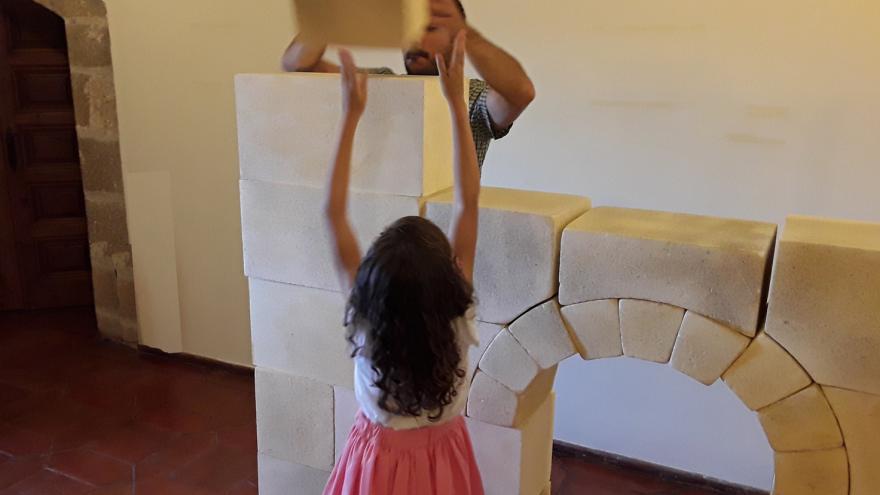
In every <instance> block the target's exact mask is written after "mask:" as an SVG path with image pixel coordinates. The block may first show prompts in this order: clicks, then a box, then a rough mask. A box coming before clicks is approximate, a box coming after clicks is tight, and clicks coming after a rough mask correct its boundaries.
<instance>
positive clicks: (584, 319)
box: [562, 299, 623, 360]
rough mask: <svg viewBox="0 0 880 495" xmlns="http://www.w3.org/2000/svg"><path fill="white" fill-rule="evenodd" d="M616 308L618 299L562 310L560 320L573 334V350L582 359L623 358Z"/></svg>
mask: <svg viewBox="0 0 880 495" xmlns="http://www.w3.org/2000/svg"><path fill="white" fill-rule="evenodd" d="M618 306H619V301H618V300H617V299H602V300H599V301H590V302H585V303H580V304H574V305H572V306H566V307H564V308H562V319H563V320H565V323H566V324H567V325H568V327H569V328H570V329H571V331H572V333H573V334H574V338H575V342H574V344H575V348H576V349H577V351H578V353H579V354H580V355H581V357H582V358H583V359H587V360H590V359H603V358H613V357H619V356H622V355H623V346H622V344H621V341H620V310H619V309H618Z"/></svg>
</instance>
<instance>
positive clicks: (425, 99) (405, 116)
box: [236, 0, 452, 206]
mask: <svg viewBox="0 0 880 495" xmlns="http://www.w3.org/2000/svg"><path fill="white" fill-rule="evenodd" d="M320 1H321V2H326V1H328V0H320ZM350 3H351V4H352V5H355V4H359V3H358V2H350ZM368 84H369V86H370V89H369V91H370V98H369V99H368V102H367V108H366V110H365V111H364V116H363V117H362V121H361V124H360V125H359V126H358V133H357V136H356V138H355V147H354V154H353V156H352V165H351V167H352V168H351V182H350V186H351V188H352V190H354V191H359V192H373V193H384V194H393V195H398V196H416V197H418V196H427V195H429V194H433V193H435V192H438V191H441V190H443V189H446V188H449V187H451V186H452V131H451V129H452V128H451V123H450V118H449V110H448V105H447V103H446V100H445V99H444V97H443V94H442V91H441V89H440V83H439V80H438V79H437V78H435V77H409V76H407V77H395V76H372V77H370V80H369V83H368ZM340 87H341V83H340V80H339V75H338V74H335V75H334V74H301V73H298V74H286V75H240V76H237V78H236V100H237V102H236V103H237V106H238V136H239V137H238V143H239V144H238V146H239V160H240V162H241V178H242V179H246V180H260V181H266V182H279V183H288V184H295V185H300V186H311V187H317V188H323V187H324V186H325V185H326V182H327V174H328V171H329V167H330V164H331V163H332V161H333V159H334V154H335V146H336V142H337V140H338V138H337V128H338V126H339V117H338V116H339V115H342V108H341V105H342V97H341V96H340V95H341V91H340ZM318 206H320V202H319V205H318Z"/></svg>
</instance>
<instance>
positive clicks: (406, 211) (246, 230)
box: [241, 180, 420, 321]
mask: <svg viewBox="0 0 880 495" xmlns="http://www.w3.org/2000/svg"><path fill="white" fill-rule="evenodd" d="M323 201H324V191H323V190H322V189H318V188H313V187H306V186H293V185H287V184H272V183H268V182H258V181H248V180H243V181H241V223H242V226H241V227H242V236H243V239H244V268H245V274H246V275H247V276H249V277H255V278H260V279H264V280H272V281H276V282H284V283H288V284H294V285H301V286H304V287H313V288H317V289H324V290H334V291H338V290H339V278H338V276H337V273H336V268H335V266H334V261H333V254H332V250H331V247H330V241H329V234H328V232H327V228H326V225H325V222H324V214H323V209H322V206H321V205H322V204H323ZM349 201H350V210H349V211H350V218H351V222H352V225H353V228H354V230H355V232H356V235H357V238H358V241H359V242H360V245H361V249H362V250H363V251H364V252H366V250H367V249H368V248H369V246H370V245H371V244H372V242H373V240H374V239H375V237H376V236H378V235H379V234H380V233H381V232H382V230H384V229H385V227H387V226H388V225H389V224H391V223H392V222H394V221H396V220H397V219H398V218H400V217H404V216H408V215H418V214H419V210H420V208H419V199H418V198H409V197H403V196H390V195H378V194H369V193H354V194H351V195H350V200H349ZM339 321H342V319H341V317H340V320H339Z"/></svg>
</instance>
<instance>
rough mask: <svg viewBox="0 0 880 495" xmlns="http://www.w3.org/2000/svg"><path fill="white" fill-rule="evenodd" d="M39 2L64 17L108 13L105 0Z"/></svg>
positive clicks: (99, 15)
mask: <svg viewBox="0 0 880 495" xmlns="http://www.w3.org/2000/svg"><path fill="white" fill-rule="evenodd" d="M37 3H39V4H40V5H43V6H45V7H48V8H49V9H50V10H51V11H52V12H55V13H56V14H58V15H60V16H61V17H64V18H69V17H104V16H106V15H107V9H106V7H105V6H104V0H37Z"/></svg>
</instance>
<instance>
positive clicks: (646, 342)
mask: <svg viewBox="0 0 880 495" xmlns="http://www.w3.org/2000/svg"><path fill="white" fill-rule="evenodd" d="M683 318H684V310H683V309H681V308H677V307H675V306H669V305H668V304H661V303H656V302H651V301H640V300H637V299H621V300H620V340H621V344H622V347H623V354H624V355H625V356H627V357H632V358H637V359H643V360H645V361H653V362H655V363H668V362H669V357H670V356H671V355H672V348H673V346H674V345H675V338H676V336H677V335H678V330H679V328H681V321H682V319H683Z"/></svg>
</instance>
